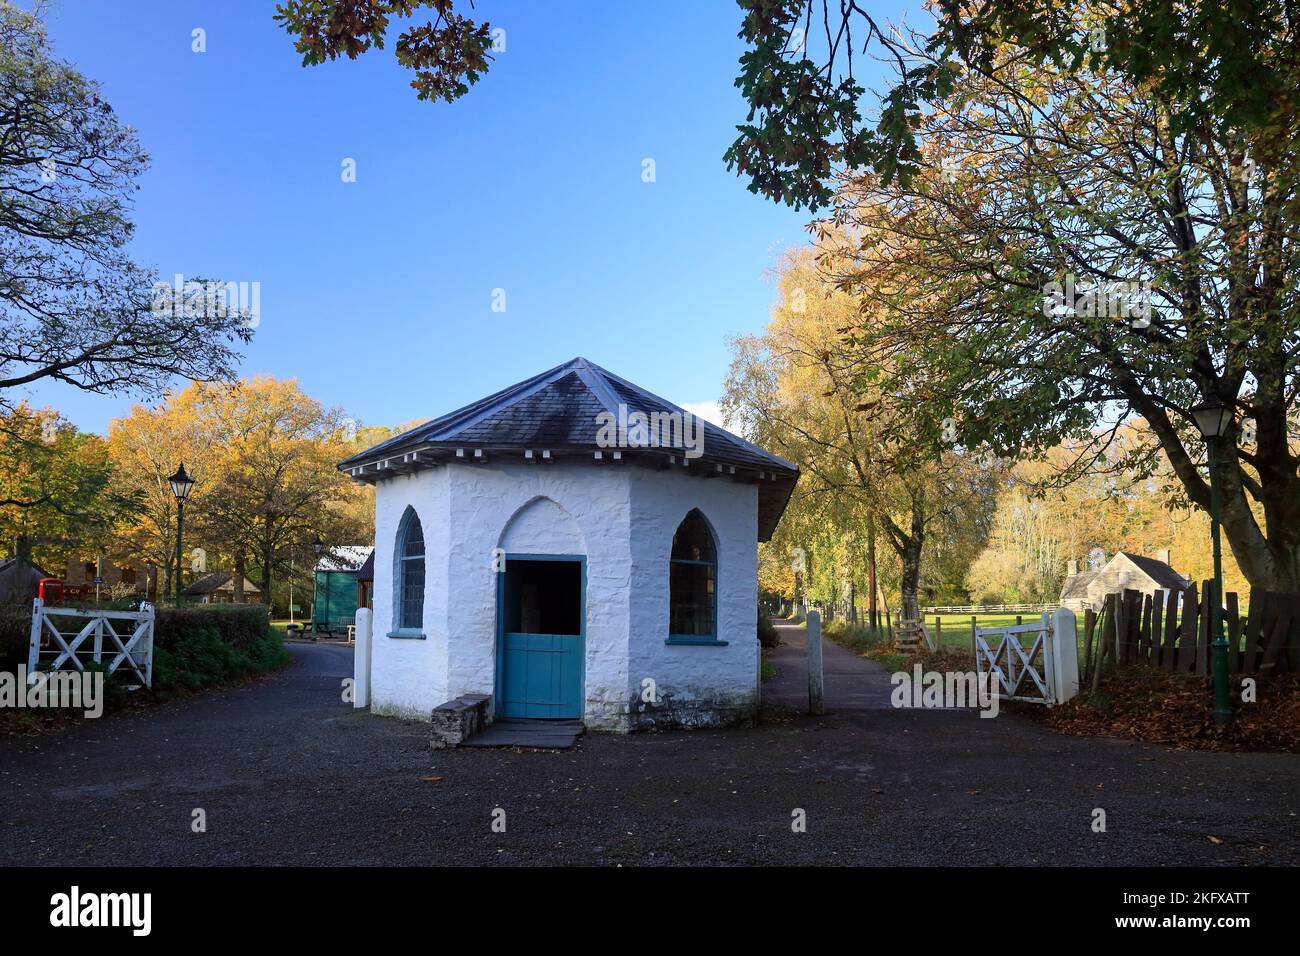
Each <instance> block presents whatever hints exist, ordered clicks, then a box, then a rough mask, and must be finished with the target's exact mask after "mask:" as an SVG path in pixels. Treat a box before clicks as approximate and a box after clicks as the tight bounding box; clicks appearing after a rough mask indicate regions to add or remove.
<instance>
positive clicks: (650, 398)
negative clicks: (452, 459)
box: [339, 358, 799, 541]
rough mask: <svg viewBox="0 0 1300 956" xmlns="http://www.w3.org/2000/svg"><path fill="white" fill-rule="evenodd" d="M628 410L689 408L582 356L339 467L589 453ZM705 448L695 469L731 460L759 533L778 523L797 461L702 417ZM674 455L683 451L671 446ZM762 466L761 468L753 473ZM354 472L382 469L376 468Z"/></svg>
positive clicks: (658, 452)
mask: <svg viewBox="0 0 1300 956" xmlns="http://www.w3.org/2000/svg"><path fill="white" fill-rule="evenodd" d="M620 405H623V406H625V407H626V410H627V412H628V413H631V412H634V411H639V412H642V413H644V414H647V415H651V414H653V413H655V412H666V413H670V414H671V413H674V412H676V413H680V414H683V415H685V414H687V413H686V412H685V410H684V409H682V408H681V407H680V406H678V405H674V404H673V403H672V402H669V401H667V400H666V399H663V398H660V397H659V396H658V395H655V394H653V393H651V392H648V391H646V390H645V389H643V388H640V387H639V386H636V385H633V384H632V383H631V382H629V381H627V380H626V379H623V378H620V377H619V376H617V375H615V374H613V373H612V372H609V371H607V370H606V369H603V368H601V367H600V366H599V365H596V364H595V363H594V362H589V361H588V360H586V359H584V358H575V359H573V360H572V361H569V362H565V363H564V364H563V365H558V366H556V367H555V368H553V369H550V370H548V371H545V372H542V373H541V374H540V375H534V376H533V377H532V378H530V379H527V380H525V381H523V382H520V383H518V384H517V385H512V386H510V387H509V388H505V389H502V390H501V391H499V392H495V393H493V394H491V395H489V396H487V397H486V398H482V399H479V400H478V401H477V402H473V403H471V404H469V405H466V406H465V407H464V408H459V409H457V410H456V411H454V412H451V413H449V414H447V415H443V416H442V417H440V418H436V419H434V420H433V421H431V422H426V423H425V424H423V425H418V426H416V427H415V428H412V429H411V430H410V431H407V432H403V433H402V434H400V435H396V436H394V437H393V438H390V439H388V440H387V441H383V442H380V443H379V444H378V445H375V446H374V447H373V448H370V449H367V450H366V451H363V452H361V453H360V454H357V455H353V456H352V457H351V458H349V459H347V460H346V461H344V462H341V463H340V464H339V468H340V469H342V470H344V471H354V470H355V469H358V468H360V467H361V466H367V465H371V464H374V463H376V462H381V461H384V460H386V459H390V458H393V457H400V456H401V455H402V454H403V453H408V452H413V451H415V450H417V449H418V450H421V451H427V450H431V451H435V452H436V451H438V450H443V451H447V450H452V449H456V448H467V449H469V448H474V449H483V450H485V451H486V450H509V449H515V450H520V451H523V450H533V451H539V452H540V451H541V450H543V449H544V450H549V451H553V452H555V451H568V452H576V451H583V452H585V453H586V454H587V455H588V456H590V457H591V458H592V460H593V466H595V465H594V455H592V453H593V452H594V451H596V450H599V449H600V448H601V446H599V445H598V444H597V442H596V436H597V432H598V430H599V423H598V420H597V416H599V415H600V414H601V413H602V412H610V413H612V414H614V415H615V416H617V415H618V413H619V406H620ZM703 428H704V433H703V454H702V455H701V457H700V458H698V459H695V460H694V461H692V462H691V464H690V466H689V467H691V468H692V470H693V471H694V473H696V474H701V473H703V472H704V471H705V468H704V464H705V463H708V464H709V465H710V466H711V467H713V468H714V469H715V470H716V466H717V465H722V466H723V467H724V469H728V471H726V472H724V473H726V474H733V472H730V471H729V469H731V468H736V469H739V470H740V471H741V473H742V474H743V475H744V476H745V477H748V478H753V479H756V480H758V486H759V521H758V523H759V540H760V541H766V540H768V539H769V538H770V537H771V536H772V532H773V531H775V530H776V525H777V522H779V521H780V519H781V515H782V514H783V513H784V511H785V506H786V504H787V502H788V501H789V500H790V494H791V492H792V491H793V490H794V486H795V482H796V481H798V478H799V468H798V466H796V465H794V464H792V463H791V462H788V461H786V460H785V459H784V458H780V457H778V456H777V455H773V454H772V453H771V452H768V451H764V450H763V449H762V448H759V447H758V446H757V445H754V444H751V443H750V442H748V441H746V440H745V439H743V438H741V437H739V436H738V435H733V434H732V433H731V432H729V431H727V430H725V429H723V428H719V427H718V426H717V425H714V424H712V423H711V422H704V423H703ZM617 450H618V451H621V452H622V454H623V457H625V458H628V459H635V458H638V457H640V458H646V457H655V458H658V459H660V460H663V459H664V457H665V456H666V455H668V454H672V453H673V452H674V451H675V450H674V449H671V448H640V449H638V448H620V449H617ZM676 455H677V457H678V459H679V461H680V458H681V451H680V450H676ZM759 473H761V474H759ZM354 477H361V478H363V480H364V479H365V478H374V477H381V476H376V475H375V474H374V473H369V474H360V473H356V472H354Z"/></svg>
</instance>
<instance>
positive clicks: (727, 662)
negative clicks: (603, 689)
mask: <svg viewBox="0 0 1300 956" xmlns="http://www.w3.org/2000/svg"><path fill="white" fill-rule="evenodd" d="M631 474H632V515H633V517H632V576H633V580H634V581H637V582H640V586H638V587H634V588H633V591H632V633H633V640H632V655H631V671H632V686H633V689H634V692H635V695H636V696H635V698H634V701H633V712H632V714H631V721H630V723H631V725H632V726H633V727H634V728H635V727H645V726H699V725H716V724H723V723H738V722H746V721H749V720H750V719H752V718H753V716H754V711H755V709H756V707H757V703H758V689H757V688H758V660H759V645H758V632H757V628H758V620H757V618H758V488H757V486H755V485H745V484H738V483H736V482H732V481H726V480H724V479H703V478H698V477H694V476H691V475H689V474H682V473H681V472H663V471H652V470H649V469H636V470H634V471H633V472H632V473H631ZM693 508H698V509H699V511H700V513H701V514H703V515H704V517H705V519H706V520H707V521H708V523H709V525H710V527H711V528H712V529H713V533H714V540H715V543H716V545H717V548H718V579H717V584H716V587H717V593H718V602H717V611H718V638H719V640H723V641H726V642H727V644H726V646H725V647H723V646H711V645H685V644H667V643H665V642H666V641H667V639H668V560H669V557H670V556H671V554H672V545H673V534H674V533H675V532H676V531H677V526H678V525H679V524H681V522H682V519H683V518H685V517H686V515H687V514H688V513H689V512H690V511H691V510H692V509H693ZM645 678H650V679H652V680H653V681H654V682H655V687H656V691H657V697H658V703H656V704H648V703H644V702H643V701H642V700H641V693H640V692H641V688H642V686H643V684H642V682H643V680H644V679H645Z"/></svg>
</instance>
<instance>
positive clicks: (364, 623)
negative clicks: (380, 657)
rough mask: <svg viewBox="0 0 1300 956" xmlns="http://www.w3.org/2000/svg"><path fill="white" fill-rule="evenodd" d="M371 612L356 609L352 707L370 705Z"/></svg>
mask: <svg viewBox="0 0 1300 956" xmlns="http://www.w3.org/2000/svg"><path fill="white" fill-rule="evenodd" d="M371 617H373V612H372V611H371V610H370V608H368V607H359V608H357V620H356V643H355V644H353V645H352V677H353V680H354V681H355V685H354V686H353V688H352V706H353V707H367V706H369V705H370V643H371V641H370V638H371V634H370V623H371V622H370V619H371Z"/></svg>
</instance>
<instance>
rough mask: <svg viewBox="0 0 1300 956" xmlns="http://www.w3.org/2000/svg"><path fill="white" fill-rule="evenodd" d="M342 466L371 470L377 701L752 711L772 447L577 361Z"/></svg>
mask: <svg viewBox="0 0 1300 956" xmlns="http://www.w3.org/2000/svg"><path fill="white" fill-rule="evenodd" d="M339 467H340V468H341V469H342V470H343V471H345V472H346V473H348V474H349V475H351V476H352V477H353V478H354V479H355V480H358V481H363V482H367V483H369V484H372V485H374V487H375V541H376V546H375V552H374V581H373V592H372V602H373V611H374V625H373V631H374V638H373V646H372V651H371V654H372V657H371V665H370V666H371V684H370V695H371V696H370V701H371V706H372V709H374V710H375V711H377V712H381V713H389V714H399V715H409V716H421V717H425V718H427V717H429V716H430V714H431V712H432V710H433V709H434V708H435V707H437V706H438V705H440V704H443V703H445V702H448V701H453V700H456V699H458V698H461V697H462V696H464V695H483V696H485V697H486V698H487V699H488V708H489V713H490V715H493V716H495V717H498V718H501V717H507V718H557V719H558V718H565V719H580V720H582V721H583V722H585V724H586V725H587V726H588V727H594V728H603V729H610V730H620V731H626V730H633V729H636V728H639V727H646V726H695V725H717V724H724V723H734V722H742V721H746V720H749V719H750V718H751V717H752V716H753V714H754V712H755V709H756V707H757V703H758V688H757V684H758V670H759V645H758V640H757V634H756V623H757V622H756V616H757V600H758V582H757V573H758V569H757V543H758V542H759V541H766V540H768V539H769V538H770V537H771V535H772V533H773V531H774V530H775V529H776V526H777V522H778V521H779V520H780V518H781V515H782V513H783V512H784V510H785V506H786V503H787V502H788V501H789V498H790V494H791V492H792V491H793V489H794V486H795V482H796V481H797V479H798V469H797V468H796V467H795V466H794V465H792V464H791V463H790V462H787V461H785V460H783V459H781V458H778V457H777V456H775V455H772V454H770V453H768V452H766V451H764V450H763V449H761V448H758V447H756V446H755V445H752V444H750V443H749V442H747V441H745V440H744V439H741V438H739V437H737V436H735V435H733V434H731V433H729V432H727V431H725V430H724V429H722V428H719V427H717V426H715V425H712V424H710V423H706V422H704V421H703V420H701V419H699V418H697V417H695V416H692V415H691V414H690V413H688V412H685V411H683V410H682V409H681V408H680V407H678V406H676V405H674V404H672V403H671V402H667V401H665V400H664V399H661V398H659V397H657V396H655V395H653V394H651V393H650V392H647V391H645V390H644V389H642V388H639V387H638V386H636V385H633V384H632V383H631V382H628V381H626V380H624V379H622V378H619V377H618V376H617V375H614V374H612V373H610V372H608V371H606V370H605V369H602V368H600V367H599V366H597V365H595V364H593V363H591V362H588V361H587V360H586V359H582V358H577V359H574V360H573V361H571V362H567V363H565V364H563V365H560V366H558V367H556V368H553V369H551V370H550V371H547V372H543V373H541V374H540V375H537V376H534V377H533V378H530V379H528V380H527V381H524V382H520V383H519V384H517V385H513V386H511V387H510V388H507V389H504V390H502V391H500V392H497V393H495V394H493V395H490V396H488V397H487V398H484V399H482V400H480V401H477V402H474V403H473V404H471V405H468V406H466V407H464V408H462V409H459V410H457V411H454V412H451V413H450V414H447V415H444V416H442V417H441V418H438V419H436V420H434V421H432V422H429V423H427V424H425V425H421V426H419V427H417V428H414V429H412V430H410V431H408V432H405V433H404V434H402V435H398V436H397V437H395V438H392V439H390V440H388V441H386V442H383V443H381V444H379V445H376V446H375V447H374V448H371V449H369V450H367V451H364V452H362V453H360V454H358V455H355V456H353V457H352V458H349V459H348V460H347V461H345V462H342V463H341V464H340V466H339Z"/></svg>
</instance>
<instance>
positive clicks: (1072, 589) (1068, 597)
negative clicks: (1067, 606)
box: [1061, 571, 1097, 601]
mask: <svg viewBox="0 0 1300 956" xmlns="http://www.w3.org/2000/svg"><path fill="white" fill-rule="evenodd" d="M1096 578H1097V572H1096V571H1080V572H1079V573H1078V574H1071V575H1070V576H1069V577H1068V578H1066V579H1065V584H1064V585H1063V586H1062V587H1061V600H1062V601H1072V600H1073V601H1086V600H1087V599H1088V585H1090V584H1091V583H1092V582H1093V581H1094V580H1096Z"/></svg>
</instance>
